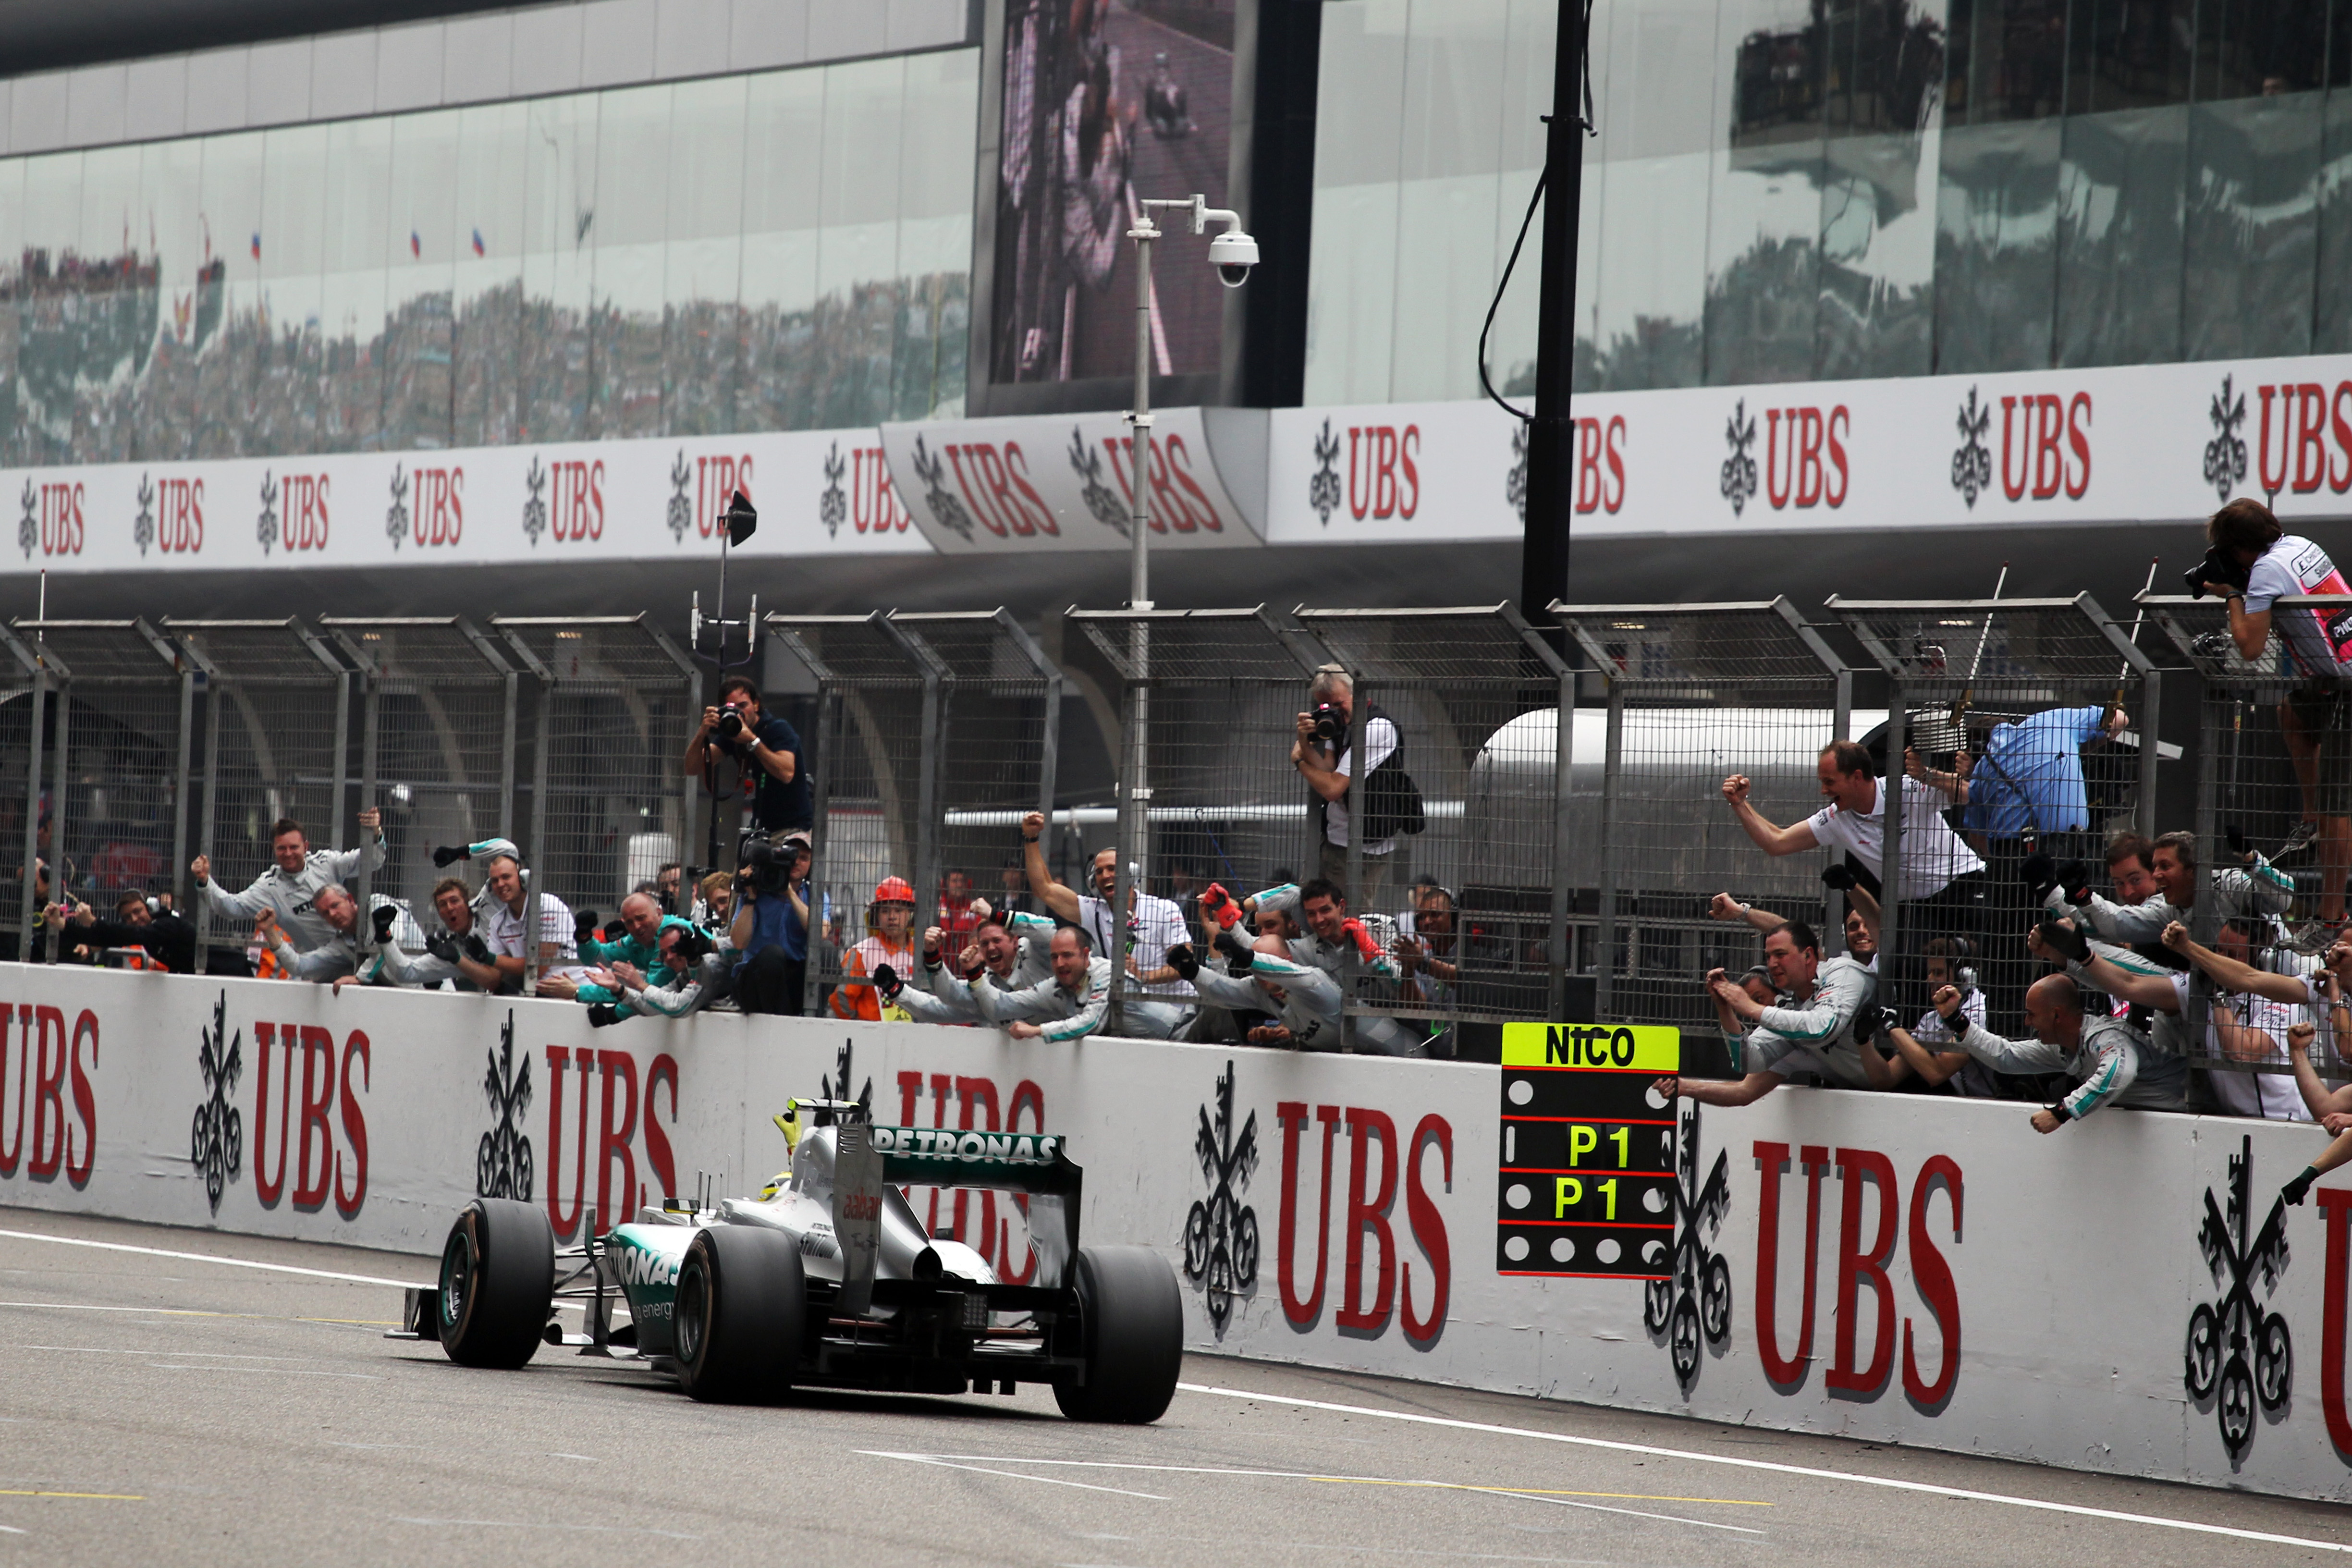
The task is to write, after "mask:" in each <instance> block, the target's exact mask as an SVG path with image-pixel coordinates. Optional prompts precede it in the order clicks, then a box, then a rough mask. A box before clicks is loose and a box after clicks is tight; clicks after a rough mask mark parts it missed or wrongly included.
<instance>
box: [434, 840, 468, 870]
mask: <svg viewBox="0 0 2352 1568" xmlns="http://www.w3.org/2000/svg"><path fill="white" fill-rule="evenodd" d="M464 858H466V846H464V845H463V844H444V845H442V846H441V847H439V848H437V849H436V850H434V851H433V864H435V865H436V866H455V865H456V864H457V862H458V861H460V860H463V859H464Z"/></svg>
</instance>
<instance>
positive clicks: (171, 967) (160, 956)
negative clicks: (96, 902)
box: [49, 889, 196, 974]
mask: <svg viewBox="0 0 2352 1568" xmlns="http://www.w3.org/2000/svg"><path fill="white" fill-rule="evenodd" d="M49 913H50V921H49V923H50V924H51V925H52V926H58V925H66V926H67V929H66V931H65V936H66V940H68V941H69V942H83V943H86V944H88V945H89V946H92V947H97V948H121V949H124V950H126V951H127V952H129V953H131V954H133V955H135V957H133V959H132V961H131V963H127V964H125V965H124V967H126V968H130V969H160V970H165V971H168V972H169V973H173V974H194V973H195V972H196V928H195V927H194V926H192V925H190V924H189V923H188V922H187V921H184V920H182V919H181V918H180V917H179V916H178V915H176V914H173V912H172V911H171V910H169V909H163V910H156V909H153V908H151V907H150V906H149V904H148V902H147V896H146V895H145V894H144V893H142V892H140V891H138V890H137V889H130V890H128V891H126V892H124V893H122V894H121V896H120V897H118V898H117V899H116V900H114V917H115V918H114V919H112V920H110V921H102V920H100V919H99V918H98V917H97V915H96V914H95V913H93V912H92V910H90V907H89V905H88V904H76V905H75V906H74V907H73V909H72V910H71V911H70V914H68V910H66V909H65V908H64V907H63V906H62V905H59V906H58V907H56V908H54V909H52V910H50V911H49ZM68 920H69V921H70V924H69V925H68V923H67V922H68Z"/></svg>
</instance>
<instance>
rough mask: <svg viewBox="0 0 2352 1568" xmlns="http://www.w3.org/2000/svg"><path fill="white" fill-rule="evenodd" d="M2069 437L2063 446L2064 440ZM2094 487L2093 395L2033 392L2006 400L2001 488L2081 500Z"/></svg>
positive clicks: (2018, 496)
mask: <svg viewBox="0 0 2352 1568" xmlns="http://www.w3.org/2000/svg"><path fill="white" fill-rule="evenodd" d="M2062 440H2063V442H2064V443H2065V446H2064V448H2063V450H2062V449H2061V448H2060V446H2059V443H2060V442H2061V441H2062ZM2090 488H2091V395H2090V394H2089V393H2087V392H2078V393H2076V394H2074V396H2072V397H2062V396H2060V395H2058V394H2056V393H2052V392H2044V393H2039V394H2033V393H2029V394H2026V395H2022V396H2018V397H2004V398H2002V399H2001V400H2000V493H2001V494H2003V495H2005V496H2007V497H2008V498H2009V499H2010V500H2025V499H2026V497H2027V496H2029V495H2031V496H2032V498H2033V499H2034V500H2050V499H2051V498H2053V496H2056V495H2058V494H2060V493H2061V492H2063V494H2064V495H2065V497H2066V499H2067V500H2082V499H2083V495H2084V491H2086V490H2088V489H2090Z"/></svg>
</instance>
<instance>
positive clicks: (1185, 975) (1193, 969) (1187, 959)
mask: <svg viewBox="0 0 2352 1568" xmlns="http://www.w3.org/2000/svg"><path fill="white" fill-rule="evenodd" d="M1168 967H1169V968H1171V969H1172V970H1174V971H1175V972H1176V973H1177V976H1178V978H1180V979H1183V980H1190V979H1192V976H1194V975H1196V974H1198V973H1201V959H1200V955H1199V954H1198V953H1195V952H1193V951H1192V943H1191V942H1178V943H1177V944H1176V945H1175V946H1173V947H1171V948H1170V949H1169V950H1168Z"/></svg>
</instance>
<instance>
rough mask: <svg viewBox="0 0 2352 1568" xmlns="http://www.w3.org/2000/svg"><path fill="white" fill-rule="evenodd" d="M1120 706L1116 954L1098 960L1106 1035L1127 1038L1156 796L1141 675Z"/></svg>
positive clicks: (1111, 942)
mask: <svg viewBox="0 0 2352 1568" xmlns="http://www.w3.org/2000/svg"><path fill="white" fill-rule="evenodd" d="M1143 636H1144V634H1143V632H1142V630H1141V627H1140V626H1139V624H1138V625H1133V626H1130V640H1129V649H1130V656H1131V654H1132V650H1133V649H1134V648H1135V647H1139V646H1140V643H1141V641H1142V637H1143ZM1120 686H1121V695H1120V698H1119V704H1118V755H1119V763H1118V778H1117V787H1118V840H1117V847H1116V848H1114V849H1113V850H1112V852H1111V873H1112V875H1111V889H1110V897H1111V902H1110V908H1109V909H1108V910H1107V911H1106V912H1105V914H1104V918H1103V942H1104V943H1105V945H1107V946H1108V947H1109V948H1110V949H1111V950H1112V951H1110V952H1106V953H1101V954H1098V955H1097V956H1099V957H1103V958H1108V959H1109V960H1110V1006H1109V1008H1108V1010H1107V1011H1106V1012H1105V1013H1104V1015H1103V1033H1104V1034H1106V1035H1123V1034H1125V1033H1127V944H1126V942H1125V941H1124V940H1123V938H1124V936H1125V933H1126V929H1127V925H1126V915H1127V910H1128V902H1129V900H1130V899H1132V898H1133V897H1134V896H1135V891H1136V884H1137V883H1138V882H1139V881H1140V880H1141V879H1140V877H1139V876H1138V875H1137V873H1138V872H1139V871H1140V870H1141V868H1142V860H1141V858H1140V856H1139V853H1138V850H1137V844H1138V840H1139V837H1140V836H1141V834H1142V833H1143V832H1144V831H1146V830H1148V827H1149V824H1148V823H1146V822H1142V821H1139V820H1138V819H1139V818H1141V817H1144V816H1146V814H1147V813H1148V812H1149V811H1150V791H1148V790H1146V789H1145V788H1143V787H1142V785H1141V784H1139V783H1138V780H1139V778H1140V777H1141V776H1142V775H1141V773H1139V764H1138V763H1137V761H1136V759H1137V757H1138V756H1139V753H1140V752H1141V751H1142V748H1143V746H1144V744H1145V740H1144V737H1143V735H1142V734H1141V733H1140V732H1139V730H1138V728H1137V726H1138V724H1139V710H1140V709H1141V708H1142V705H1143V703H1144V700H1145V697H1144V690H1143V679H1142V676H1141V674H1140V672H1139V670H1138V671H1135V672H1131V673H1129V676H1128V679H1126V680H1124V681H1123V682H1121V683H1120Z"/></svg>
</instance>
